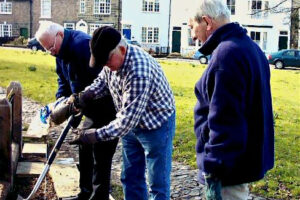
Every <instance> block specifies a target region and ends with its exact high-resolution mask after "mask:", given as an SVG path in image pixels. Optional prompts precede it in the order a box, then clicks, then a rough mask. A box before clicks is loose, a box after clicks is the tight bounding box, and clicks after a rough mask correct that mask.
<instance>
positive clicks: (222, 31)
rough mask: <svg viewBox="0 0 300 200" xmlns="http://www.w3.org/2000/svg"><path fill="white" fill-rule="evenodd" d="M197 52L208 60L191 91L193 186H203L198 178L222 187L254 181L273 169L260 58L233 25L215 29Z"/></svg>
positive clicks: (264, 65) (265, 67) (265, 73)
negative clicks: (193, 102) (194, 140)
mask: <svg viewBox="0 0 300 200" xmlns="http://www.w3.org/2000/svg"><path fill="white" fill-rule="evenodd" d="M199 51H200V52H201V53H203V54H205V55H208V54H212V57H211V60H210V63H209V64H208V67H207V69H206V70H205V72H204V73H203V75H202V77H201V79H200V80H199V81H198V82H197V83H196V86H195V94H196V97H197V104H196V106H195V110H194V118H195V127H194V130H195V134H196V137H197V144H196V152H197V164H198V167H199V180H200V182H201V183H203V184H204V177H203V172H205V173H210V174H213V175H215V176H216V177H218V178H219V179H220V180H221V182H222V185H236V184H242V183H248V182H251V181H256V180H259V179H261V178H262V177H263V176H264V174H265V173H266V171H267V170H269V169H271V168H272V167H273V165H274V128H273V112H272V100H271V90H270V69H269V64H268V62H267V60H266V57H265V55H264V53H263V52H262V51H261V49H260V48H259V47H258V46H257V45H256V43H254V42H253V41H252V40H251V39H250V38H249V37H248V36H247V31H246V30H245V29H244V28H242V27H241V26H240V25H239V24H237V23H229V24H226V25H224V26H222V27H220V28H218V29H217V30H216V31H215V32H214V33H213V34H212V35H211V36H210V37H209V38H208V40H207V41H206V42H205V43H204V44H203V46H202V47H201V48H200V49H199Z"/></svg>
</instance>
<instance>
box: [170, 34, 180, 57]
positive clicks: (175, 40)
mask: <svg viewBox="0 0 300 200" xmlns="http://www.w3.org/2000/svg"><path fill="white" fill-rule="evenodd" d="M180 40H181V31H173V32H172V52H178V53H180V45H181V41H180Z"/></svg>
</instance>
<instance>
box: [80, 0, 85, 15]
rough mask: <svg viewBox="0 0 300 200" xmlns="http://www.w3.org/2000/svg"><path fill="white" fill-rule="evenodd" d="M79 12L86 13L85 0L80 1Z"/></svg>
mask: <svg viewBox="0 0 300 200" xmlns="http://www.w3.org/2000/svg"><path fill="white" fill-rule="evenodd" d="M79 12H80V13H81V14H82V13H85V0H80V3H79Z"/></svg>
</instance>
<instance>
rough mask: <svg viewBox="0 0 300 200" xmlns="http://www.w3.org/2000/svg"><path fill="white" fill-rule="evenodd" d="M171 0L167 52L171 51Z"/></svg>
mask: <svg viewBox="0 0 300 200" xmlns="http://www.w3.org/2000/svg"><path fill="white" fill-rule="evenodd" d="M171 2H172V1H171V0H170V4H169V25H168V50H167V54H169V53H170V28H171Z"/></svg>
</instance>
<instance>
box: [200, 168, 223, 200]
mask: <svg viewBox="0 0 300 200" xmlns="http://www.w3.org/2000/svg"><path fill="white" fill-rule="evenodd" d="M204 178H205V184H206V191H205V196H206V199H207V200H222V195H221V189H222V184H221V181H220V180H219V179H218V178H217V177H214V176H213V175H211V174H205V175H204Z"/></svg>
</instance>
